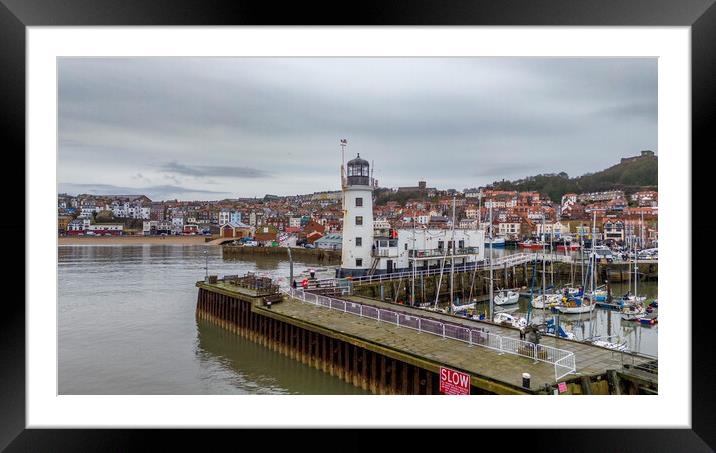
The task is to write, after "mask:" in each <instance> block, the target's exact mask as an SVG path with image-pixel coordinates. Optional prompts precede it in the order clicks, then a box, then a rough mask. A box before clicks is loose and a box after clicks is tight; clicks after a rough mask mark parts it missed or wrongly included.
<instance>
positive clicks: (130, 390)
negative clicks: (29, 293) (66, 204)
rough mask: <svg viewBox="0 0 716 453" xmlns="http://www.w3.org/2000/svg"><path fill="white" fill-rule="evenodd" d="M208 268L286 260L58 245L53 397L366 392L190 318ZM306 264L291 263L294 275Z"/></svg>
mask: <svg viewBox="0 0 716 453" xmlns="http://www.w3.org/2000/svg"><path fill="white" fill-rule="evenodd" d="M205 250H207V251H208V267H209V272H210V273H212V274H218V275H225V274H244V273H246V272H248V271H257V272H261V273H267V274H274V273H275V274H277V275H279V274H280V275H288V272H289V263H288V258H286V259H279V258H276V257H257V258H256V259H253V260H252V261H225V260H223V259H222V257H221V250H220V248H219V247H205V246H185V245H184V246H182V245H144V246H126V245H121V246H61V247H59V248H58V257H59V258H58V261H59V262H58V293H59V294H58V335H59V338H58V343H59V344H58V349H59V351H58V355H59V363H58V367H59V370H58V374H59V393H60V394H364V393H365V392H364V391H363V390H361V389H359V388H356V387H354V386H352V385H349V384H347V383H345V382H343V381H341V380H339V379H338V378H335V377H332V376H329V375H328V374H326V373H323V372H322V371H319V370H316V369H314V368H311V367H309V366H307V365H304V364H302V363H299V362H297V361H294V360H292V359H290V358H288V357H285V356H283V355H281V354H279V353H277V352H273V351H270V350H269V349H267V348H265V347H263V346H260V345H257V344H255V343H253V342H251V341H249V340H246V339H243V338H241V337H239V336H237V335H233V334H230V333H228V332H226V331H224V330H222V329H219V328H217V327H216V326H214V325H211V324H208V323H204V322H197V320H196V318H195V309H196V297H197V290H196V288H195V287H194V283H195V282H196V281H197V280H201V279H203V278H204V274H205V269H204V267H205V264H206V259H205V255H204V251H205ZM307 267H308V265H305V264H302V263H295V271H296V272H300V271H301V270H303V269H305V268H307Z"/></svg>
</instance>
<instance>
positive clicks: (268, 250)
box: [221, 245, 341, 265]
mask: <svg viewBox="0 0 716 453" xmlns="http://www.w3.org/2000/svg"><path fill="white" fill-rule="evenodd" d="M221 254H222V257H224V258H240V257H247V256H278V257H281V258H286V259H288V251H287V247H246V246H240V245H222V246H221ZM291 257H292V258H293V259H294V260H298V261H303V262H315V263H319V264H322V265H332V264H340V263H341V251H340V250H323V249H307V248H303V247H291Z"/></svg>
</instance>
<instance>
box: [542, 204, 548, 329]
mask: <svg viewBox="0 0 716 453" xmlns="http://www.w3.org/2000/svg"><path fill="white" fill-rule="evenodd" d="M545 246H546V242H545V222H544V209H542V322H547V317H546V315H545V305H546V303H545V302H546V300H545V299H546V297H545V291H546V290H547V284H546V282H545V279H546V275H545V274H546V273H547V261H546V260H545V254H546V253H547V251H546V250H545Z"/></svg>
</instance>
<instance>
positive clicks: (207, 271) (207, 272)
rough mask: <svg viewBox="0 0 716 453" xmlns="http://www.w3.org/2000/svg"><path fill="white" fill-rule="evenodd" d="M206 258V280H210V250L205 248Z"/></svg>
mask: <svg viewBox="0 0 716 453" xmlns="http://www.w3.org/2000/svg"><path fill="white" fill-rule="evenodd" d="M204 258H205V259H206V264H205V265H204V269H205V270H206V275H205V277H204V279H205V281H209V251H208V250H206V249H204Z"/></svg>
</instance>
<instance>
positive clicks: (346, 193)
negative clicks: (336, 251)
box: [341, 154, 373, 277]
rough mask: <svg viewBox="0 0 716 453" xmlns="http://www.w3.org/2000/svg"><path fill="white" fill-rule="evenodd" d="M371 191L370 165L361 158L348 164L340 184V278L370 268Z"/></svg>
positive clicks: (371, 243) (371, 238)
mask: <svg viewBox="0 0 716 453" xmlns="http://www.w3.org/2000/svg"><path fill="white" fill-rule="evenodd" d="M372 249H373V188H372V181H371V178H370V165H369V164H368V161H367V160H364V159H361V158H360V154H358V156H357V157H356V158H355V159H353V160H350V161H348V164H347V165H346V178H345V180H344V182H343V251H342V257H341V258H342V259H341V275H342V276H344V277H345V276H349V275H351V276H358V275H364V274H366V272H367V271H368V270H369V269H370V267H371V264H372V259H373V256H372Z"/></svg>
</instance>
